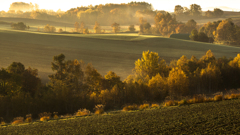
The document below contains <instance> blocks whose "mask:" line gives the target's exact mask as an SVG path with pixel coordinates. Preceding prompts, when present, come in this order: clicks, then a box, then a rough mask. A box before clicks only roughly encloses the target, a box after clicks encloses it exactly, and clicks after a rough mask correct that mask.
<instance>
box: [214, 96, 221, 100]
mask: <svg viewBox="0 0 240 135" xmlns="http://www.w3.org/2000/svg"><path fill="white" fill-rule="evenodd" d="M222 100H223V95H215V96H214V101H222Z"/></svg>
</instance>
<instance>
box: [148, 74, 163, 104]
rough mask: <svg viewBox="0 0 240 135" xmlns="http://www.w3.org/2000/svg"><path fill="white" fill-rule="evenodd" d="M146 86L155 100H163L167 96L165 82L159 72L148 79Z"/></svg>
mask: <svg viewBox="0 0 240 135" xmlns="http://www.w3.org/2000/svg"><path fill="white" fill-rule="evenodd" d="M148 87H149V89H150V93H151V96H152V97H153V99H154V100H155V101H159V100H163V99H164V98H165V97H166V96H167V83H166V80H165V79H163V78H162V76H161V75H160V74H157V75H156V76H154V77H152V79H151V80H149V83H148Z"/></svg>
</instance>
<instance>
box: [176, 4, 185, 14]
mask: <svg viewBox="0 0 240 135" xmlns="http://www.w3.org/2000/svg"><path fill="white" fill-rule="evenodd" d="M183 12H184V8H183V7H182V6H181V5H176V6H175V8H174V13H175V14H176V15H182V14H183Z"/></svg>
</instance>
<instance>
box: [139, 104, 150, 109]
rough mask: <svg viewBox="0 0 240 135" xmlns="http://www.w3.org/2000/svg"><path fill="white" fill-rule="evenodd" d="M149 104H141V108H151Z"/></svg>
mask: <svg viewBox="0 0 240 135" xmlns="http://www.w3.org/2000/svg"><path fill="white" fill-rule="evenodd" d="M149 106H150V105H149V104H142V105H140V106H139V109H142V110H143V109H147V108H149Z"/></svg>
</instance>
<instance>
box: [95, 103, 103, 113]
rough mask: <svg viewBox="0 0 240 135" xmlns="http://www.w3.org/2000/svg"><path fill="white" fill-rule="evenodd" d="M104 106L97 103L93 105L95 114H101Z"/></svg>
mask: <svg viewBox="0 0 240 135" xmlns="http://www.w3.org/2000/svg"><path fill="white" fill-rule="evenodd" d="M104 107H105V105H103V104H98V105H96V106H95V107H94V110H95V114H103V113H104Z"/></svg>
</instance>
